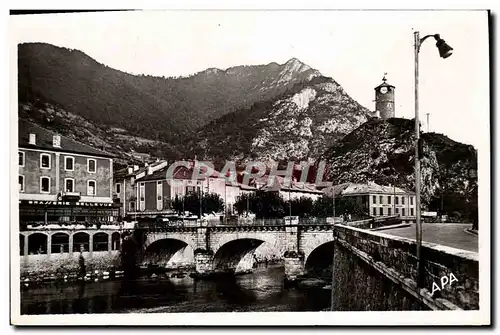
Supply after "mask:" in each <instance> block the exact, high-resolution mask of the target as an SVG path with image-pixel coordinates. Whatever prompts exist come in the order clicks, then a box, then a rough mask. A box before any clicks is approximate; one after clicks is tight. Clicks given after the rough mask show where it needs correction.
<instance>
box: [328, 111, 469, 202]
mask: <svg viewBox="0 0 500 335" xmlns="http://www.w3.org/2000/svg"><path fill="white" fill-rule="evenodd" d="M414 129H415V128H414V121H413V120H407V119H399V118H394V119H389V120H375V119H374V120H370V121H368V122H366V123H364V124H363V125H361V126H360V127H358V128H357V129H355V130H354V131H352V132H351V133H350V134H348V135H347V136H345V137H344V138H343V139H342V140H340V141H339V142H337V143H336V144H335V145H334V146H332V147H331V148H329V149H328V150H327V151H326V152H325V153H324V154H323V155H322V159H326V160H327V161H328V167H329V171H328V178H329V179H330V180H333V181H334V182H335V183H344V182H360V183H366V182H370V181H372V182H375V183H377V184H381V185H390V184H393V185H394V184H395V185H396V186H398V187H402V188H406V189H408V190H414V189H415V175H414V159H415V144H414V141H415V130H414ZM421 138H422V140H423V156H422V157H421V174H422V202H423V203H424V204H430V203H432V202H433V201H434V202H436V204H435V207H436V206H437V207H439V201H438V200H436V198H439V197H441V195H443V193H445V194H447V195H450V194H454V195H455V196H463V197H466V196H467V195H470V193H471V192H472V190H473V188H474V187H475V185H477V178H476V177H475V176H472V177H469V171H470V170H471V169H472V170H474V169H477V152H476V150H475V149H474V147H473V146H470V145H465V144H462V143H458V142H455V141H453V140H451V139H449V138H448V137H446V136H444V135H442V134H436V133H423V134H422V135H421Z"/></svg>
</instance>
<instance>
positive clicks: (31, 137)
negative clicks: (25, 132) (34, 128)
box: [30, 133, 36, 145]
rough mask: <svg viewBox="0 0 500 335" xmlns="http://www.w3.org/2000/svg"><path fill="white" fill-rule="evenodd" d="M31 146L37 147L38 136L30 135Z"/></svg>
mask: <svg viewBox="0 0 500 335" xmlns="http://www.w3.org/2000/svg"><path fill="white" fill-rule="evenodd" d="M30 144H33V145H36V134H32V133H30Z"/></svg>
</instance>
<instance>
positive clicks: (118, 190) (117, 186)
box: [116, 183, 122, 194]
mask: <svg viewBox="0 0 500 335" xmlns="http://www.w3.org/2000/svg"><path fill="white" fill-rule="evenodd" d="M121 187H122V185H121V184H118V183H117V184H116V194H120V191H121Z"/></svg>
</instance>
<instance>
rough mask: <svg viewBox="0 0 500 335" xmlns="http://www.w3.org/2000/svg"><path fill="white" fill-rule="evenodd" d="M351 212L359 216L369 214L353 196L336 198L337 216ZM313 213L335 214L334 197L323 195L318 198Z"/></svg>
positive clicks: (318, 214) (322, 214) (325, 215)
mask: <svg viewBox="0 0 500 335" xmlns="http://www.w3.org/2000/svg"><path fill="white" fill-rule="evenodd" d="M344 214H351V215H355V216H358V217H364V216H367V213H366V210H364V209H363V207H362V206H361V205H360V204H359V203H358V202H357V201H356V200H355V199H354V198H351V197H343V198H336V199H335V216H339V215H344ZM312 215H313V216H315V217H331V216H333V198H331V197H326V196H323V197H321V198H318V199H317V200H316V201H315V202H314V205H313V210H312Z"/></svg>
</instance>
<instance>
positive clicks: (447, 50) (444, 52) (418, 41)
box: [413, 31, 453, 287]
mask: <svg viewBox="0 0 500 335" xmlns="http://www.w3.org/2000/svg"><path fill="white" fill-rule="evenodd" d="M413 35H414V47H415V135H416V140H415V189H416V190H415V200H416V201H415V207H416V208H415V209H416V212H417V213H416V214H417V215H416V234H417V238H416V240H417V241H416V242H417V271H418V272H417V279H418V280H417V284H418V286H419V287H421V286H422V285H423V283H422V265H421V261H420V255H421V253H420V249H421V246H422V222H421V221H420V158H419V147H420V144H421V143H420V122H419V120H418V53H419V52H420V47H421V45H422V43H423V42H424V41H425V40H426V39H427V38H429V37H434V39H435V40H436V47H437V48H438V50H439V56H440V57H441V58H443V59H445V58H448V57H450V56H451V54H452V53H453V48H452V47H450V46H449V45H448V44H446V42H445V41H444V40H443V39H442V38H441V36H440V35H439V34H434V35H427V36H424V37H423V38H420V33H419V32H418V31H416V32H414V33H413Z"/></svg>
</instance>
